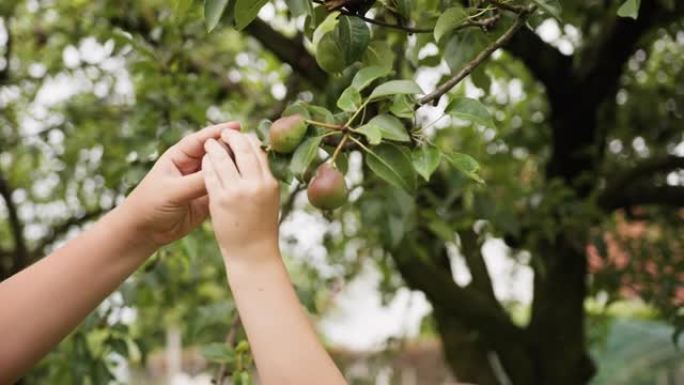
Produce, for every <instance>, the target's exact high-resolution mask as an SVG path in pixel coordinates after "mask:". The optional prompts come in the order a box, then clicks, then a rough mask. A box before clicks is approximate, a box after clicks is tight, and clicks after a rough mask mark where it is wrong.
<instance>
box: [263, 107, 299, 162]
mask: <svg viewBox="0 0 684 385" xmlns="http://www.w3.org/2000/svg"><path fill="white" fill-rule="evenodd" d="M307 128H308V125H307V124H306V121H305V119H304V117H303V116H302V115H299V114H296V115H291V116H286V117H283V118H280V119H278V120H276V121H275V122H273V124H272V125H271V130H270V131H269V133H268V138H269V144H270V145H271V149H272V150H273V151H275V152H277V153H279V154H291V153H292V152H294V150H295V149H296V148H297V146H299V144H300V143H301V142H302V140H304V136H305V135H306V129H307Z"/></svg>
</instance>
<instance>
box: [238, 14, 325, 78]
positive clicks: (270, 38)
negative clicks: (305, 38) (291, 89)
mask: <svg viewBox="0 0 684 385" xmlns="http://www.w3.org/2000/svg"><path fill="white" fill-rule="evenodd" d="M245 31H246V32H247V33H249V34H250V35H251V36H252V37H253V38H255V39H256V40H258V41H259V42H260V43H261V44H262V45H263V46H264V48H266V49H268V50H269V51H271V52H272V53H273V54H274V55H275V56H277V57H278V59H280V60H281V61H282V62H284V63H287V64H289V65H290V66H291V67H292V69H293V70H294V71H295V72H297V73H298V74H300V75H301V76H302V77H303V78H304V79H307V80H308V81H309V82H310V83H311V84H312V85H313V86H315V87H317V88H323V87H324V86H325V85H326V84H327V81H328V74H326V73H325V72H324V71H323V70H322V69H321V68H320V67H319V66H318V63H317V62H316V59H315V58H314V57H313V56H312V55H311V54H310V53H309V51H307V49H306V47H304V44H303V42H302V39H301V38H299V39H291V38H288V37H285V36H283V34H281V33H280V32H278V31H276V30H275V29H273V28H271V26H270V25H268V24H267V23H265V22H264V21H262V20H260V19H258V18H257V19H256V20H254V21H253V22H252V23H251V24H249V25H248V26H247V28H245Z"/></svg>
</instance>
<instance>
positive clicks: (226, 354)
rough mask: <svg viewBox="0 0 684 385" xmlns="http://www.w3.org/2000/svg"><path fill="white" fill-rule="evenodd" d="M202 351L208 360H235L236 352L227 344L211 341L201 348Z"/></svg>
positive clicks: (217, 361)
mask: <svg viewBox="0 0 684 385" xmlns="http://www.w3.org/2000/svg"><path fill="white" fill-rule="evenodd" d="M200 352H201V353H202V355H203V356H204V358H206V359H207V360H209V361H211V362H216V363H221V364H230V363H232V362H233V361H234V360H235V353H234V352H233V350H232V349H231V348H230V347H229V346H228V345H227V344H223V343H218V342H217V343H211V344H208V345H204V346H202V347H201V348H200Z"/></svg>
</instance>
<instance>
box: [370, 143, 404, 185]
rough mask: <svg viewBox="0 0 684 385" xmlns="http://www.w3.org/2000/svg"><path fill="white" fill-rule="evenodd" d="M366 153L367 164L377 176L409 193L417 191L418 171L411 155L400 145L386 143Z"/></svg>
mask: <svg viewBox="0 0 684 385" xmlns="http://www.w3.org/2000/svg"><path fill="white" fill-rule="evenodd" d="M366 153H367V154H368V156H367V157H366V164H368V167H369V168H370V169H371V170H372V171H373V172H374V173H375V174H376V175H377V176H379V177H380V178H382V179H384V180H385V181H387V182H388V183H389V184H391V185H393V186H395V187H398V188H401V189H403V190H405V191H407V192H409V193H412V192H413V191H415V189H416V172H415V170H414V169H413V165H412V164H411V159H410V158H409V156H408V155H407V154H406V153H405V152H404V151H402V150H401V149H400V148H399V147H397V146H396V145H393V144H390V143H385V144H381V145H380V146H378V147H376V148H374V149H373V150H370V151H367V152H366Z"/></svg>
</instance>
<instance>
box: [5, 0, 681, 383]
mask: <svg viewBox="0 0 684 385" xmlns="http://www.w3.org/2000/svg"><path fill="white" fill-rule="evenodd" d="M541 2H542V3H546V2H544V1H541ZM394 3H395V2H393V1H381V2H378V4H376V7H375V8H373V10H372V11H371V14H372V15H373V17H375V18H378V19H382V20H389V21H392V22H396V23H402V22H404V23H409V24H410V25H415V26H426V27H431V26H433V25H434V24H435V22H436V20H437V18H438V17H439V16H440V14H441V13H442V12H443V11H444V10H445V9H447V8H449V7H450V6H453V5H455V4H456V3H457V2H456V1H447V0H414V1H403V2H401V3H402V4H404V6H408V7H409V10H410V12H409V17H408V18H405V17H403V16H397V15H394V14H392V13H391V12H390V11H388V9H392V6H393V5H396V4H394ZM464 3H469V2H464ZM518 3H520V4H523V3H524V2H522V1H520V2H517V1H514V2H513V4H518ZM537 3H539V2H537ZM549 3H551V2H549ZM637 3H638V2H637ZM288 5H291V4H289V3H288V4H285V3H284V2H282V1H275V2H272V3H268V4H267V5H266V7H264V8H263V9H262V10H261V13H260V19H257V20H256V21H255V22H254V23H252V24H250V25H249V26H248V27H247V28H246V29H245V30H244V31H241V32H239V31H236V30H235V29H234V28H231V23H232V20H231V18H230V16H229V14H228V13H226V14H224V17H223V19H222V20H221V21H220V22H219V23H218V26H217V27H216V28H215V29H214V30H213V31H212V32H211V33H208V32H207V29H206V25H205V15H204V7H203V4H202V3H201V2H193V1H173V2H164V1H156V0H145V1H117V2H113V1H99V0H98V1H76V0H69V1H61V0H51V1H38V0H27V1H12V0H9V1H3V2H2V4H0V15H1V16H0V54H1V56H0V57H1V59H0V193H2V197H3V198H4V199H2V200H0V202H3V203H2V205H0V208H1V209H0V219H2V221H0V277H2V278H6V277H7V276H9V275H10V274H12V273H14V272H16V271H17V270H19V269H21V268H22V267H24V266H26V265H27V264H29V263H31V262H33V261H35V260H37V259H39V258H40V257H41V256H43V255H44V254H46V253H48V252H50V250H52V249H54V248H55V247H58V246H59V244H60V243H61V242H63V241H64V240H66V239H68V238H70V237H72V236H73V235H74V234H76V233H78V231H79V229H80V228H82V227H83V226H86V225H87V223H88V222H90V221H92V220H94V219H96V218H97V217H98V216H99V215H100V214H101V213H103V212H105V211H106V210H108V209H110V208H111V207H113V205H115V204H116V203H117V202H120V201H121V200H122V199H123V197H124V196H125V194H126V192H127V191H129V190H130V189H131V188H132V187H133V186H135V184H136V183H137V182H138V181H139V180H140V178H141V177H142V176H143V175H144V173H145V172H146V170H147V169H148V168H149V167H150V166H151V164H152V163H153V162H154V160H155V159H156V157H157V156H158V154H159V153H161V152H162V151H164V149H165V148H167V147H168V146H169V145H171V144H172V143H174V142H175V141H176V140H178V138H180V137H181V136H182V135H183V134H184V133H187V132H189V131H193V130H196V129H198V128H200V127H202V126H204V125H207V124H209V123H212V122H220V121H225V120H239V121H241V122H242V123H243V125H244V127H245V128H246V129H254V128H256V127H257V125H258V124H259V122H260V121H261V120H262V119H274V118H276V117H278V116H280V114H281V113H282V112H283V110H284V109H285V108H286V107H287V106H288V105H289V104H291V103H293V102H295V101H297V100H299V101H305V102H313V103H316V104H318V105H321V106H326V107H328V108H330V109H334V108H335V102H336V101H337V98H338V97H339V95H340V93H341V92H342V90H344V89H345V87H346V86H347V85H348V84H349V82H350V81H351V79H352V77H353V75H354V74H355V72H356V71H357V70H358V68H359V67H358V66H356V65H351V66H350V67H349V68H346V69H344V70H342V71H341V73H339V74H328V73H326V72H325V71H323V70H322V69H321V68H319V67H318V65H317V64H316V61H315V59H314V57H313V56H312V54H311V52H312V50H313V48H315V47H313V46H312V44H311V41H309V40H308V39H307V38H306V37H305V35H306V34H307V28H310V23H311V22H310V21H309V22H308V23H307V21H305V17H303V16H300V17H294V16H293V15H292V14H291V13H290V12H288ZM465 5H471V6H473V7H477V6H479V5H480V2H479V1H472V2H470V4H465ZM620 5H621V4H620V2H617V1H586V2H567V4H563V10H562V13H561V14H560V19H559V20H555V19H553V18H551V17H549V16H548V15H547V16H544V17H542V16H539V17H537V19H538V20H533V23H532V22H531V25H530V28H534V29H536V31H537V32H538V34H537V33H535V32H533V31H532V30H530V29H523V30H521V31H520V32H519V33H518V34H517V35H516V37H514V39H513V40H512V41H511V43H510V45H508V46H507V48H506V49H505V50H501V51H498V52H497V53H496V54H495V55H494V57H493V60H491V61H489V62H487V63H486V64H485V65H483V66H481V67H480V68H479V69H478V70H477V71H476V72H475V73H473V74H472V75H471V76H470V77H469V78H468V79H467V80H466V81H465V82H463V83H462V84H460V85H459V86H458V87H457V88H455V89H454V90H452V91H451V92H450V93H449V94H448V95H446V96H444V97H443V98H442V99H441V100H440V101H439V103H438V104H436V105H435V106H430V105H428V106H423V107H421V108H419V109H418V110H417V111H416V117H415V120H414V121H413V126H414V127H415V128H421V129H422V130H423V133H424V134H425V135H426V136H428V137H429V138H431V140H432V141H433V142H434V143H436V144H438V145H439V146H440V147H442V148H446V149H451V150H453V151H459V152H464V153H467V154H470V155H472V156H473V157H475V158H476V159H477V160H478V161H479V163H480V165H481V171H480V175H481V177H482V178H483V179H484V180H485V182H486V185H478V184H474V183H472V182H471V181H469V180H468V178H467V177H466V176H464V175H463V174H462V173H459V172H456V171H455V170H454V169H452V168H449V167H446V166H444V165H443V166H442V167H440V168H439V169H438V170H437V172H436V173H435V175H433V178H432V179H431V180H430V182H428V183H422V184H420V186H419V188H418V190H417V192H416V195H415V196H410V195H408V194H406V193H404V192H403V191H400V190H398V189H395V188H393V187H389V186H388V185H386V184H384V183H382V182H380V181H379V180H378V179H377V178H373V177H372V176H371V175H370V173H369V172H368V170H367V168H366V167H365V166H363V163H362V161H361V159H362V155H361V154H360V153H358V152H352V153H350V154H349V157H348V162H349V171H348V174H347V177H348V183H349V185H350V186H351V187H352V191H353V192H352V194H351V201H352V202H351V203H350V204H348V205H346V206H345V207H344V208H342V209H341V210H338V211H336V212H335V213H332V214H331V213H319V212H318V211H316V210H313V209H312V208H311V207H310V206H308V204H307V202H306V200H305V199H303V196H302V194H301V186H298V185H297V184H296V183H294V184H292V185H289V186H288V185H283V202H284V215H286V216H287V217H286V218H284V221H283V234H282V238H283V239H282V243H283V248H284V250H285V254H286V255H287V256H288V265H289V267H290V268H291V271H292V274H293V280H294V282H295V285H296V286H297V290H298V292H299V294H300V297H301V298H302V301H303V303H304V304H305V305H306V307H307V309H308V310H309V311H310V312H311V313H312V315H313V316H314V317H316V316H317V315H321V314H325V312H326V311H327V310H328V309H329V308H330V307H331V306H333V304H332V303H333V302H334V301H333V300H332V299H333V298H334V295H335V293H337V292H338V291H339V290H340V288H341V287H342V286H344V283H345V282H349V281H351V280H353V279H354V277H355V276H356V275H357V274H358V273H359V272H361V271H362V270H363V269H364V268H368V267H369V266H371V267H372V268H374V269H377V270H378V271H379V272H380V276H381V281H380V285H379V289H380V290H381V292H382V294H383V296H384V298H385V299H386V300H387V301H389V300H390V299H391V298H392V296H393V295H394V293H396V291H397V290H398V289H399V288H402V287H409V288H411V289H413V290H419V291H422V292H424V293H425V295H426V298H427V299H428V301H429V302H430V303H431V305H432V307H433V312H432V313H431V314H430V315H428V316H427V318H426V320H425V321H424V325H425V326H424V333H425V334H426V335H436V336H438V338H439V339H441V344H442V346H443V350H444V356H445V360H446V362H447V364H448V366H449V368H450V370H451V371H452V373H453V376H454V378H458V379H459V380H462V381H468V382H475V383H479V384H481V385H488V384H499V383H513V384H528V383H529V384H532V383H554V384H558V385H562V384H584V383H588V382H589V381H590V379H591V378H592V377H593V376H594V374H595V369H596V365H594V363H593V362H594V361H593V360H592V359H591V358H590V356H589V351H590V350H592V351H593V353H594V354H593V356H594V357H595V358H597V360H596V361H597V362H599V363H601V364H604V367H603V368H601V367H598V373H599V374H598V377H597V379H596V381H597V383H612V384H615V383H625V384H627V383H629V384H640V383H654V382H653V381H654V380H653V377H648V376H651V374H648V373H647V374H643V376H646V377H645V379H643V382H638V381H642V380H640V378H641V377H639V376H642V374H638V375H637V374H635V375H634V376H631V377H630V380H631V381H632V382H617V381H618V380H615V378H617V377H614V376H613V375H614V374H615V373H617V372H619V371H623V370H625V365H631V364H630V363H633V362H637V361H633V360H632V359H633V358H634V357H636V356H639V357H641V355H640V353H643V354H644V355H645V356H648V355H649V353H650V352H653V349H651V348H648V345H647V343H645V345H639V347H638V348H637V349H639V351H637V352H636V353H629V354H628V353H625V352H624V350H620V349H621V344H626V343H628V342H629V341H632V340H634V339H637V338H640V337H642V336H643V337H644V338H645V339H646V340H648V341H657V343H654V345H653V346H658V347H662V348H663V349H666V348H665V347H663V346H662V343H663V341H667V340H668V339H671V337H672V333H671V329H668V328H667V327H666V326H663V324H662V323H656V321H666V322H667V323H669V324H670V325H674V326H675V328H676V330H681V328H682V327H684V313H683V312H682V308H681V306H682V303H683V302H684V286H683V281H684V257H683V251H682V240H683V239H682V216H683V215H684V214H683V212H682V210H681V207H682V206H683V205H684V187H682V184H683V183H684V171H682V168H683V164H684V162H683V161H682V156H684V147H683V146H684V129H683V128H684V121H683V118H682V113H683V108H684V105H683V104H684V71H683V70H682V69H683V66H684V49H683V47H684V25H683V20H684V18H683V15H684V7H682V4H679V3H676V2H672V1H658V0H643V1H641V9H640V14H639V18H638V19H637V20H636V21H634V20H631V19H625V18H620V17H618V16H617V14H616V13H617V9H618V7H619V6H620ZM229 6H230V5H229ZM321 8H322V7H320V6H317V7H316V10H315V12H317V13H321V12H323V11H322V9H321ZM319 22H320V21H319ZM372 31H373V35H372V36H373V37H372V43H371V44H382V45H383V46H384V47H386V51H383V53H384V54H385V56H383V60H385V61H386V62H387V63H391V65H392V67H393V69H394V71H395V75H394V76H395V77H396V78H405V79H415V80H416V81H417V82H418V83H419V84H420V85H421V86H422V87H423V88H424V89H425V90H429V89H432V88H433V87H434V86H435V85H436V84H437V83H439V82H440V81H441V80H442V78H443V77H447V76H448V74H449V73H450V72H452V71H455V69H456V68H458V67H459V66H460V65H462V64H463V63H464V62H465V61H467V58H468V57H470V56H472V53H474V52H477V51H478V50H479V49H481V48H482V47H483V46H484V45H483V44H482V43H481V42H479V40H480V39H481V36H488V37H491V34H496V33H499V32H498V31H497V30H496V29H495V30H494V31H492V32H487V31H480V30H475V31H474V32H472V33H468V34H461V33H457V34H454V35H453V36H451V37H450V38H449V39H450V40H449V42H448V43H446V44H436V42H435V41H434V37H433V35H432V34H411V33H406V32H405V31H401V30H391V29H387V28H382V27H378V26H372ZM309 32H310V31H309ZM540 36H542V37H544V38H545V39H542V38H541V37H540ZM464 95H465V96H468V97H471V98H476V99H479V100H480V101H481V102H482V103H483V104H484V105H486V106H487V109H488V110H489V112H490V113H491V115H492V116H493V117H494V119H495V127H496V129H494V128H488V127H484V126H482V125H478V124H473V123H472V122H469V121H464V120H461V119H458V118H454V117H450V116H443V111H444V109H445V108H446V106H447V105H448V104H449V101H450V100H452V99H454V98H457V97H461V96H464ZM302 218H305V219H306V221H305V222H302ZM301 223H307V224H308V226H305V227H303V228H299V231H294V230H293V227H297V226H300V224H301ZM288 226H289V227H288ZM492 239H502V240H504V241H505V242H506V245H507V247H506V249H505V254H506V256H507V257H510V259H511V260H512V261H513V262H514V263H515V264H517V265H519V266H521V268H526V269H530V270H531V271H533V273H534V299H533V300H532V301H531V302H528V303H522V304H521V303H517V302H516V301H507V300H505V299H503V298H501V297H502V296H501V295H500V293H495V291H494V289H493V286H492V277H491V276H490V274H489V272H488V268H489V271H490V272H491V269H492V266H487V265H486V264H485V262H484V259H483V255H482V254H483V253H482V246H483V243H484V242H486V241H488V240H492ZM463 272H465V274H466V276H468V277H469V278H468V279H467V282H459V283H458V284H457V283H456V282H455V280H454V276H457V275H459V274H461V273H463ZM86 289H87V288H84V290H86ZM624 301H640V303H642V304H643V305H642V306H643V307H644V308H645V309H647V311H646V312H645V313H644V312H641V313H639V314H640V315H641V318H647V319H650V320H652V321H649V322H647V323H638V324H629V323H626V322H627V321H615V322H618V324H619V325H622V326H621V327H622V329H621V330H622V331H615V330H614V329H613V328H612V326H610V325H614V323H613V320H614V319H615V318H623V317H624V314H620V313H619V312H618V314H617V315H615V313H612V312H611V309H612V307H613V306H616V305H615V304H617V305H619V304H621V303H623V302H624ZM629 313H630V314H633V312H629ZM235 319H236V313H235V310H234V307H233V305H232V302H231V300H230V298H229V294H228V293H227V290H226V285H225V281H224V273H223V267H222V263H221V258H220V255H219V253H218V250H217V248H216V246H215V243H214V240H213V238H212V236H211V231H210V229H209V228H208V225H205V226H203V227H202V228H201V229H199V230H198V231H196V232H194V233H193V234H192V235H191V236H189V237H187V238H186V239H184V240H182V241H179V242H177V243H175V244H173V245H171V246H169V247H166V248H164V249H163V250H161V251H159V252H158V253H157V254H155V255H154V256H153V257H152V258H151V259H150V261H149V262H148V263H147V264H146V266H145V267H144V268H143V269H141V270H140V271H139V272H138V273H137V274H136V275H135V276H134V277H132V278H131V279H129V280H128V281H126V283H125V284H124V285H123V286H122V288H121V289H120V290H119V291H118V292H117V293H116V294H114V295H113V296H112V297H110V298H109V299H108V300H107V301H106V302H105V303H104V304H103V305H102V306H100V308H99V309H98V310H97V311H96V312H94V313H93V314H92V315H91V316H90V317H89V318H88V319H87V320H86V322H85V323H84V324H83V325H82V326H81V327H80V328H79V329H78V330H77V331H76V332H74V333H73V335H72V336H71V337H69V338H68V339H67V340H66V341H64V342H63V343H62V344H61V345H60V346H59V348H58V349H56V350H55V351H54V352H53V353H52V354H51V355H50V356H49V357H47V358H46V359H45V360H44V361H43V362H42V363H41V364H40V365H39V366H38V367H37V368H35V369H34V370H33V371H32V372H31V373H29V374H28V375H27V377H26V378H25V379H24V382H25V383H51V384H77V383H78V384H81V383H82V384H103V383H107V382H108V381H110V380H112V379H113V378H114V374H115V373H116V371H117V369H116V368H117V367H118V366H120V365H121V362H124V361H126V362H129V364H130V365H132V366H134V367H136V366H137V367H140V368H142V367H144V366H145V363H146V358H147V357H148V356H149V354H150V353H152V352H155V351H160V350H162V349H163V348H164V347H165V346H166V345H167V343H168V338H169V333H168V331H169V330H170V329H173V330H177V331H179V332H180V334H181V339H182V341H183V344H184V345H187V346H203V349H202V351H203V353H204V356H205V357H206V358H208V359H209V361H211V362H213V365H212V366H211V367H210V368H209V370H210V371H212V372H217V371H220V370H221V369H222V368H223V367H221V366H220V365H222V364H223V365H225V364H226V363H230V364H233V365H237V364H236V362H237V361H240V365H239V366H240V367H239V368H237V370H244V371H248V370H249V365H250V364H249V359H248V357H247V356H246V355H245V356H244V357H243V355H244V353H245V352H244V348H242V350H240V351H237V352H236V350H235V349H233V348H234V347H236V346H238V345H239V342H240V341H242V340H244V335H242V333H241V332H240V331H239V327H238V326H239V325H237V324H236V323H235ZM622 322H625V323H624V324H623V323H622ZM623 329H624V330H623ZM231 331H232V334H233V335H232V336H228V337H231V339H232V341H230V342H232V343H231V344H225V343H224V341H226V338H227V335H228V334H231ZM665 336H667V337H665ZM651 337H652V339H649V338H651ZM668 343H671V341H668ZM668 354H671V356H668V357H675V358H676V359H675V358H673V359H672V361H675V362H676V360H680V361H679V362H681V355H677V353H675V352H674V351H672V352H669V353H668ZM238 356H239V359H236V357H238ZM620 357H622V358H620ZM634 360H637V358H634ZM639 360H641V358H639ZM639 362H641V361H639ZM644 362H645V361H644ZM671 364H672V362H671V361H667V365H671ZM649 365H650V363H644V364H643V365H641V366H642V367H644V368H645V367H647V366H649ZM663 365H665V364H663ZM667 365H666V366H667ZM229 366H230V365H229ZM634 366H635V367H636V366H639V365H637V364H634ZM668 367H671V366H668ZM602 370H603V371H602ZM680 373H681V369H680ZM680 375H681V374H680ZM623 377H624V378H627V376H623ZM623 377H620V378H623ZM611 379H613V380H614V381H611ZM506 380H508V381H510V382H501V381H506ZM397 381H398V380H397ZM620 381H622V380H620ZM649 381H651V382H649ZM359 383H361V382H359ZM396 383H399V382H396Z"/></svg>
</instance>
